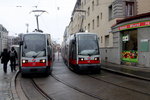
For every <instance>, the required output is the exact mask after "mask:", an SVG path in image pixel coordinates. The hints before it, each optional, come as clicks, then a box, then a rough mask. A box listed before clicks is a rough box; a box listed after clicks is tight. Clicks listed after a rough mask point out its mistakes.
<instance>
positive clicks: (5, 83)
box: [0, 62, 17, 100]
mask: <svg viewBox="0 0 150 100" xmlns="http://www.w3.org/2000/svg"><path fill="white" fill-rule="evenodd" d="M16 72H17V71H16ZM16 72H11V70H10V66H9V63H8V65H7V73H6V74H5V73H4V72H3V65H2V64H1V62H0V100H13V94H12V86H11V85H12V79H13V77H14V76H15V74H16Z"/></svg>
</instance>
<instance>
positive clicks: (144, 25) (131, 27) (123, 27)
mask: <svg viewBox="0 0 150 100" xmlns="http://www.w3.org/2000/svg"><path fill="white" fill-rule="evenodd" d="M146 26H150V21H145V22H138V23H133V24H128V25H123V26H120V27H118V29H119V31H122V30H126V29H133V28H139V27H146Z"/></svg>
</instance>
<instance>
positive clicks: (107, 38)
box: [105, 35, 109, 47]
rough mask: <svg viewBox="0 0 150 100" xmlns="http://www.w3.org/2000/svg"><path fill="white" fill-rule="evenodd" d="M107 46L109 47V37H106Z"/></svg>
mask: <svg viewBox="0 0 150 100" xmlns="http://www.w3.org/2000/svg"><path fill="white" fill-rule="evenodd" d="M105 46H106V47H108V46H109V35H107V36H105Z"/></svg>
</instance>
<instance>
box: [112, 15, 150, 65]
mask: <svg viewBox="0 0 150 100" xmlns="http://www.w3.org/2000/svg"><path fill="white" fill-rule="evenodd" d="M112 30H113V38H117V39H113V40H114V41H113V44H114V46H115V47H116V51H117V52H118V54H120V55H116V60H117V59H118V60H117V61H119V60H120V61H119V62H118V63H123V64H127V63H128V64H132V65H142V66H145V67H150V62H149V61H150V13H144V14H139V15H138V16H134V17H130V18H127V19H124V20H121V21H120V22H118V23H117V24H116V25H115V26H113V27H112ZM112 53H113V52H112Z"/></svg>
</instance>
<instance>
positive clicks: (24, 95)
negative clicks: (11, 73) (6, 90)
mask: <svg viewBox="0 0 150 100" xmlns="http://www.w3.org/2000/svg"><path fill="white" fill-rule="evenodd" d="M18 85H19V86H18ZM16 91H17V94H18V96H19V99H20V100H54V99H53V98H51V97H50V96H49V95H47V93H45V92H44V91H43V90H42V89H41V88H40V87H39V86H38V85H37V84H36V82H35V81H34V79H33V78H22V77H21V75H20V74H19V75H18V76H17V78H16ZM30 93H31V94H30Z"/></svg>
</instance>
